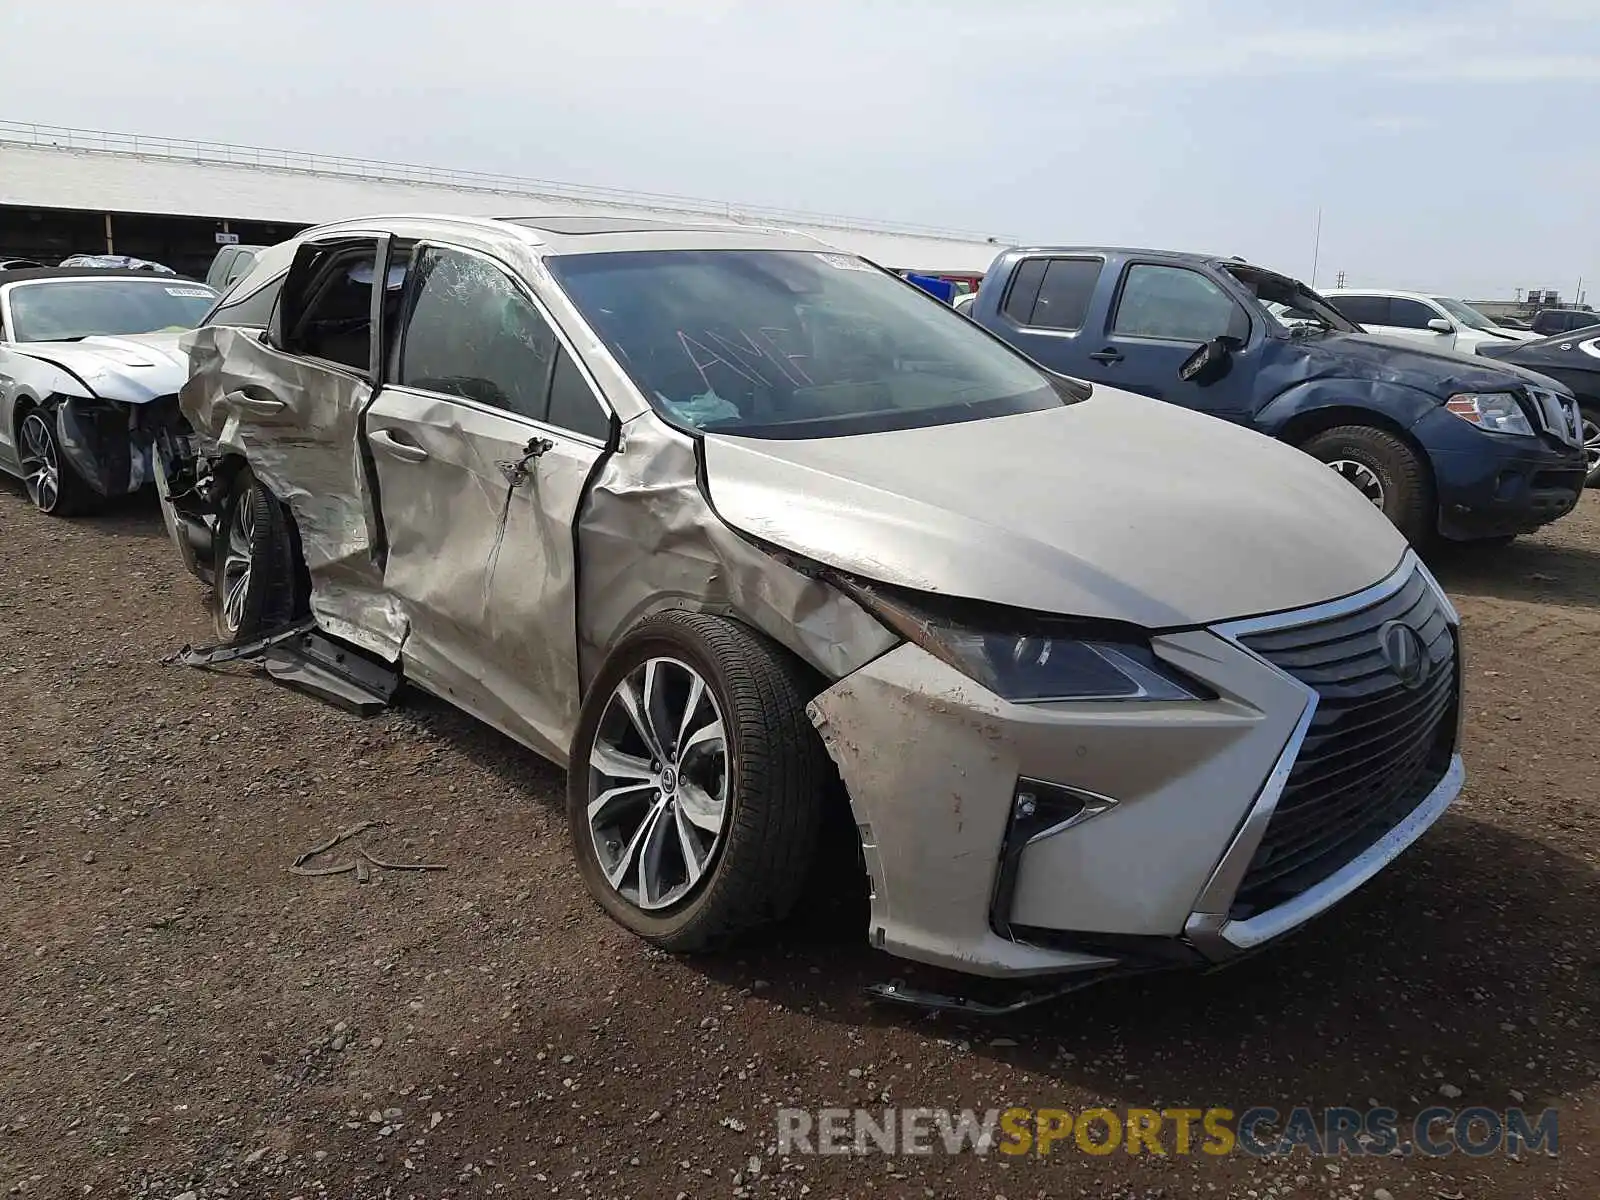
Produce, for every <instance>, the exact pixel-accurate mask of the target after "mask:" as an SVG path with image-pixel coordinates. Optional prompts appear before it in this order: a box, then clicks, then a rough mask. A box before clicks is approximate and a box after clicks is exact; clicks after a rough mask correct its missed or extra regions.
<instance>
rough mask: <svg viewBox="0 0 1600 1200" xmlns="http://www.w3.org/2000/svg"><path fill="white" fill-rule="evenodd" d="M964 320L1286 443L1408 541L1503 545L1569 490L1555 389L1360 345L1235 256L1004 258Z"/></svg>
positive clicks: (1572, 455)
mask: <svg viewBox="0 0 1600 1200" xmlns="http://www.w3.org/2000/svg"><path fill="white" fill-rule="evenodd" d="M968 315H970V316H971V318H972V319H973V320H974V321H976V322H977V323H978V324H980V325H982V326H984V327H985V328H986V329H988V330H989V331H990V332H991V333H993V334H995V335H997V336H998V337H1000V338H1002V339H1003V340H1005V341H1006V342H1009V343H1010V344H1011V345H1013V346H1015V347H1017V348H1018V349H1020V350H1021V351H1022V352H1023V353H1025V354H1027V355H1029V356H1030V357H1032V358H1033V359H1034V360H1035V361H1037V362H1039V363H1040V364H1041V365H1043V366H1045V367H1048V368H1049V369H1051V370H1054V371H1057V372H1060V373H1061V374H1064V375H1071V376H1075V377H1077V378H1080V379H1085V380H1089V381H1091V382H1095V383H1105V384H1108V385H1110V386H1114V387H1118V388H1123V389H1125V390H1127V391H1130V392H1138V393H1141V394H1143V395H1146V396H1152V397H1154V398H1156V399H1159V400H1165V401H1169V402H1171V403H1173V404H1179V405H1182V406H1183V407H1184V408H1191V409H1195V410H1197V411H1200V412H1205V413H1209V414H1211V415H1212V416H1216V417H1220V418H1222V419H1224V420H1227V421H1232V422H1235V423H1237V424H1240V425H1246V426H1249V427H1250V428H1252V429H1255V430H1257V431H1259V432H1261V433H1265V434H1268V435H1270V436H1272V437H1275V438H1279V439H1280V440H1283V441H1286V442H1289V443H1290V444H1291V445H1294V446H1297V447H1299V448H1300V449H1302V450H1304V451H1306V452H1307V453H1308V454H1311V455H1313V456H1314V457H1316V458H1318V459H1320V460H1321V461H1322V462H1324V463H1327V464H1328V465H1329V466H1330V467H1332V468H1333V469H1334V470H1336V471H1338V472H1339V473H1340V474H1341V475H1342V476H1343V477H1344V478H1345V479H1347V480H1349V482H1350V483H1352V484H1353V485H1355V486H1356V487H1358V488H1360V489H1361V491H1362V492H1363V493H1364V494H1365V495H1366V496H1367V498H1368V499H1370V500H1371V501H1372V502H1373V504H1375V505H1377V506H1378V507H1379V508H1380V509H1382V510H1383V512H1384V514H1385V515H1386V516H1388V517H1389V519H1390V520H1391V521H1393V522H1394V524H1395V525H1396V526H1397V527H1398V528H1399V529H1400V531H1401V532H1402V533H1404V534H1405V535H1406V536H1407V537H1408V538H1409V539H1411V541H1412V542H1414V543H1417V544H1423V543H1426V542H1428V541H1430V540H1432V539H1433V538H1434V537H1436V536H1437V537H1443V538H1446V539H1449V540H1453V541H1474V540H1482V539H1494V540H1509V539H1510V538H1512V537H1515V536H1516V535H1517V534H1519V533H1526V532H1530V531H1532V530H1534V529H1537V528H1539V527H1540V526H1542V525H1545V524H1547V523H1549V522H1551V521H1554V520H1556V519H1557V518H1558V517H1561V516H1564V515H1565V514H1566V513H1568V512H1570V511H1571V510H1572V508H1573V507H1574V506H1575V505H1576V504H1577V502H1578V498H1579V496H1580V495H1582V491H1583V484H1584V479H1585V475H1586V469H1585V459H1584V454H1583V449H1582V442H1583V437H1582V421H1581V418H1580V416H1579V413H1578V406H1577V402H1576V400H1575V399H1574V398H1573V396H1572V394H1571V392H1570V391H1568V390H1567V389H1566V388H1565V387H1563V386H1562V385H1561V384H1559V383H1557V382H1556V381H1555V380H1553V379H1549V378H1546V377H1545V376H1543V375H1539V374H1536V373H1535V372H1533V371H1529V370H1526V369H1523V368H1518V367H1514V366H1512V365H1511V364H1509V363H1498V362H1493V361H1489V362H1486V361H1485V360H1484V359H1482V358H1477V357H1468V356H1466V355H1462V354H1455V353H1451V352H1448V351H1435V350H1429V349H1424V348H1422V347H1420V346H1418V347H1413V346H1403V345H1398V344H1395V343H1393V342H1390V341H1386V340H1384V339H1382V338H1378V337H1374V336H1370V335H1368V334H1367V333H1366V332H1365V331H1364V330H1363V329H1362V328H1361V327H1360V326H1359V325H1356V324H1355V323H1353V322H1352V321H1350V320H1349V319H1347V318H1346V317H1344V316H1343V315H1341V314H1340V313H1339V311H1338V310H1337V309H1335V308H1334V307H1333V306H1332V305H1331V304H1329V303H1328V302H1327V301H1326V300H1325V299H1323V297H1321V296H1320V295H1318V294H1317V293H1316V292H1314V291H1312V290H1311V289H1310V288H1309V287H1307V286H1306V285H1305V284H1303V283H1300V282H1299V281H1298V280H1295V279H1291V278H1289V277H1288V276H1285V275H1280V274H1277V273H1276V272H1273V271H1268V270H1265V269H1264V268H1261V267H1257V266H1253V265H1251V264H1250V263H1247V262H1245V261H1244V260H1243V259H1238V258H1220V257H1216V256H1210V255H1203V254H1183V253H1176V252H1173V251H1164V250H1132V249H1106V248H1055V247H1033V248H1018V249H1013V250H1008V251H1006V252H1005V253H1003V254H1001V255H1000V256H999V257H998V258H997V259H996V260H995V262H994V264H993V266H992V267H991V268H990V270H989V272H988V274H987V275H986V276H985V278H984V281H983V286H982V287H981V288H980V289H979V290H978V295H977V299H976V300H974V301H973V303H972V307H971V309H970V310H969V314H968ZM1184 469H1186V470H1205V469H1206V467H1205V464H1203V463H1196V464H1184Z"/></svg>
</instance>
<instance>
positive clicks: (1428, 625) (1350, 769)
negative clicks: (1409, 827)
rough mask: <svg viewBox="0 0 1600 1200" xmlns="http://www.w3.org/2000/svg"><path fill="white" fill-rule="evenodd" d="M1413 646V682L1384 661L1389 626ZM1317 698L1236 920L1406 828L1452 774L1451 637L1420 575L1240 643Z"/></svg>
mask: <svg viewBox="0 0 1600 1200" xmlns="http://www.w3.org/2000/svg"><path fill="white" fill-rule="evenodd" d="M1396 621H1398V622H1400V623H1402V624H1403V625H1405V626H1408V627H1409V628H1410V629H1411V630H1413V631H1414V632H1415V633H1416V635H1417V637H1418V639H1419V640H1420V644H1421V648H1422V655H1421V658H1422V662H1423V663H1424V664H1425V666H1424V667H1423V668H1422V670H1421V673H1420V675H1421V677H1420V678H1413V679H1412V680H1411V682H1410V686H1408V685H1407V684H1406V683H1404V682H1402V681H1401V678H1400V676H1399V675H1398V674H1397V672H1396V670H1395V668H1394V667H1393V666H1392V665H1391V663H1390V661H1389V659H1388V658H1387V657H1386V656H1385V652H1384V642H1383V639H1384V632H1385V630H1387V629H1388V628H1389V626H1390V624H1391V622H1396ZM1240 640H1241V641H1242V642H1243V643H1244V645H1246V646H1248V647H1249V648H1250V649H1251V650H1254V651H1255V652H1256V653H1257V654H1259V655H1261V656H1262V657H1263V658H1265V659H1266V660H1267V661H1269V662H1271V663H1272V664H1273V665H1274V666H1277V667H1278V668H1280V669H1281V670H1283V671H1285V672H1287V673H1288V674H1290V675H1293V676H1294V677H1295V678H1296V679H1298V680H1299V681H1300V682H1301V683H1304V684H1305V685H1306V686H1307V687H1310V688H1312V689H1313V690H1315V692H1316V693H1317V708H1316V712H1315V714H1314V716H1313V718H1312V721H1311V725H1310V728H1309V729H1308V730H1307V733H1306V737H1305V741H1304V742H1303V743H1302V745H1301V747H1300V752H1299V755H1298V757H1297V758H1296V759H1295V762H1294V766H1293V769H1292V770H1291V772H1290V775H1289V780H1288V783H1287V784H1286V786H1285V787H1284V790H1283V794H1282V796H1281V797H1280V798H1279V800H1278V806H1277V808H1276V809H1275V810H1274V811H1273V814H1272V817H1271V819H1270V820H1269V821H1268V823H1267V829H1266V833H1265V834H1264V835H1263V837H1262V839H1261V845H1260V846H1259V847H1258V848H1257V850H1256V852H1255V856H1254V857H1253V858H1252V859H1251V862H1250V866H1249V867H1248V869H1247V870H1246V872H1245V877H1244V880H1243V882H1242V883H1241V885H1240V887H1239V891H1238V893H1237V895H1236V896H1235V898H1234V903H1233V911H1232V915H1233V916H1234V917H1236V918H1245V917H1248V916H1250V915H1252V914H1254V913H1257V912H1261V911H1263V910H1264V909H1268V908H1271V907H1273V906H1275V905H1277V904H1281V903H1282V902H1283V901H1285V900H1287V899H1290V898H1291V897H1293V896H1296V895H1298V894H1300V893H1301V892H1303V891H1305V890H1306V889H1307V888H1310V887H1314V886H1315V885H1316V884H1318V883H1320V882H1321V881H1322V880H1324V879H1326V878H1327V877H1328V876H1329V875H1332V874H1333V873H1334V872H1335V871H1337V870H1338V869H1339V868H1340V867H1343V866H1344V865H1345V864H1346V863H1348V862H1350V861H1351V860H1352V859H1354V858H1355V857H1357V856H1358V855H1359V854H1361V853H1362V852H1363V851H1365V850H1366V849H1368V848H1369V847H1370V846H1371V845H1372V844H1373V843H1374V842H1376V841H1377V840H1378V839H1379V838H1381V837H1382V836H1383V835H1384V834H1385V833H1387V832H1388V831H1389V830H1390V829H1392V828H1394V826H1395V825H1397V824H1399V823H1400V822H1401V821H1402V820H1404V819H1405V817H1406V816H1408V815H1409V814H1410V813H1411V811H1412V810H1413V809H1415V808H1416V806H1417V805H1418V804H1419V803H1421V802H1422V800H1423V798H1424V797H1426V796H1427V794H1428V793H1429V792H1430V791H1432V790H1433V788H1434V786H1435V785H1436V784H1437V783H1438V782H1439V780H1440V779H1442V778H1443V777H1444V775H1445V772H1446V771H1447V770H1448V769H1449V766H1450V757H1451V754H1452V753H1453V752H1454V749H1455V729H1456V706H1457V704H1458V703H1459V697H1460V669H1459V662H1458V658H1459V656H1458V654H1457V649H1456V640H1455V633H1454V631H1453V629H1452V628H1451V625H1450V622H1449V621H1448V619H1447V618H1446V615H1445V610H1444V608H1443V606H1442V605H1441V604H1440V602H1439V598H1438V596H1437V595H1436V594H1435V592H1434V590H1433V588H1432V587H1431V586H1430V585H1429V583H1428V581H1427V578H1426V576H1425V575H1424V574H1423V572H1421V571H1414V572H1413V573H1412V575H1411V578H1410V579H1409V580H1408V581H1407V582H1406V583H1405V585H1404V586H1402V587H1401V588H1400V589H1399V590H1398V591H1396V592H1394V593H1393V594H1391V595H1389V596H1387V597H1385V598H1383V599H1381V600H1379V601H1377V602H1375V603H1374V604H1371V605H1369V606H1368V607H1366V608H1363V609H1361V610H1359V611H1357V612H1353V613H1345V614H1342V615H1340V616H1338V617H1334V618H1331V619H1329V620H1325V621H1320V622H1317V623H1316V624H1312V625H1301V626H1297V627H1294V628H1288V629H1281V630H1271V631H1267V632H1263V633H1254V634H1249V635H1246V636H1244V637H1242V638H1241V639H1240Z"/></svg>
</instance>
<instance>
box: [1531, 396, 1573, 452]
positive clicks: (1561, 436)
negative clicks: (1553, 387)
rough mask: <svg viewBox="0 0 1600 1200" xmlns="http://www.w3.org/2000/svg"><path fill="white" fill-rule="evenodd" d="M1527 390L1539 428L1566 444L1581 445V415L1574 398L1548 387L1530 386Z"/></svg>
mask: <svg viewBox="0 0 1600 1200" xmlns="http://www.w3.org/2000/svg"><path fill="white" fill-rule="evenodd" d="M1527 392H1528V399H1530V400H1531V401H1533V410H1534V413H1535V415H1536V416H1537V417H1538V423H1539V426H1540V428H1542V429H1543V430H1544V431H1545V432H1546V433H1548V434H1550V435H1551V436H1552V437H1554V438H1555V439H1556V440H1557V441H1559V442H1564V443H1565V444H1567V445H1568V446H1581V445H1583V415H1582V414H1581V413H1580V412H1579V411H1578V402H1577V401H1576V400H1573V399H1571V398H1569V397H1567V396H1563V395H1560V394H1559V393H1557V392H1552V391H1550V390H1549V389H1548V388H1537V387H1530V388H1528V389H1527Z"/></svg>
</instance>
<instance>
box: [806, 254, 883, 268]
mask: <svg viewBox="0 0 1600 1200" xmlns="http://www.w3.org/2000/svg"><path fill="white" fill-rule="evenodd" d="M817 257H818V258H820V259H821V260H822V261H823V262H825V263H827V264H828V265H829V266H830V267H837V268H838V269H839V270H841V271H870V270H872V268H871V267H869V266H868V265H867V264H866V263H864V262H862V261H861V260H860V259H859V258H852V257H851V256H850V255H848V254H818V255H817Z"/></svg>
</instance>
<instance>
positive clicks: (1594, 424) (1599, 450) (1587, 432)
mask: <svg viewBox="0 0 1600 1200" xmlns="http://www.w3.org/2000/svg"><path fill="white" fill-rule="evenodd" d="M1583 457H1584V460H1585V462H1586V463H1587V465H1588V468H1589V478H1590V479H1591V480H1593V479H1594V478H1595V475H1596V473H1597V472H1600V421H1597V420H1596V419H1595V418H1593V417H1591V416H1589V415H1588V414H1587V413H1585V414H1584V417H1583Z"/></svg>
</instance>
